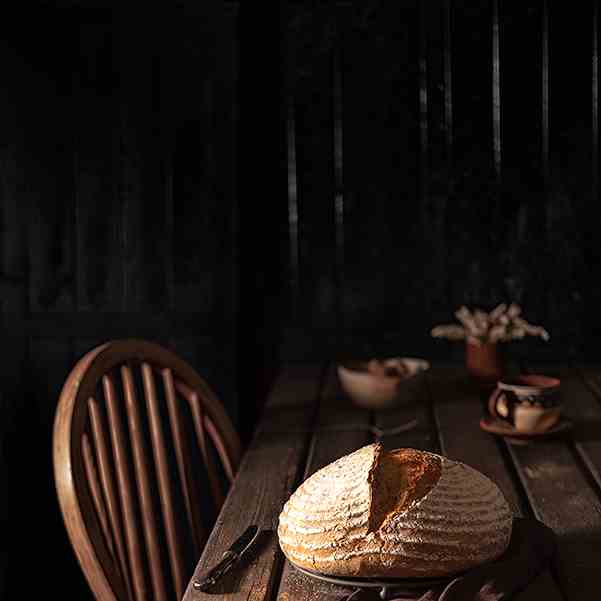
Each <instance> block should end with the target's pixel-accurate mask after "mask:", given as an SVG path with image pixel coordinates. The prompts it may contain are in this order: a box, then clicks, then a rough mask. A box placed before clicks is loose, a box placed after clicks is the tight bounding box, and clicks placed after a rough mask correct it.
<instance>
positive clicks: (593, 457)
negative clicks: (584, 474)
mask: <svg viewBox="0 0 601 601" xmlns="http://www.w3.org/2000/svg"><path fill="white" fill-rule="evenodd" d="M576 369H577V372H578V373H579V375H580V377H581V378H582V379H583V383H584V385H585V386H586V387H587V389H588V390H589V391H591V392H592V394H593V397H594V400H595V401H596V402H592V400H591V398H590V396H589V395H587V394H582V395H570V397H569V399H570V400H569V405H568V406H567V407H566V410H567V411H568V413H569V412H570V410H571V405H572V403H574V402H580V403H582V402H583V401H584V402H585V403H586V405H585V406H584V407H582V408H581V413H580V415H581V416H583V417H584V418H585V419H584V421H583V420H582V419H581V420H580V422H579V423H578V424H577V425H576V432H575V436H574V439H575V447H576V451H577V452H578V454H579V455H580V457H581V458H582V460H583V462H584V463H585V464H586V465H587V467H588V469H589V472H590V474H591V477H592V478H593V479H594V480H595V482H596V483H597V486H598V487H599V490H601V366H599V365H596V366H590V365H587V366H583V365H579V366H577V368H576ZM564 394H565V390H564Z"/></svg>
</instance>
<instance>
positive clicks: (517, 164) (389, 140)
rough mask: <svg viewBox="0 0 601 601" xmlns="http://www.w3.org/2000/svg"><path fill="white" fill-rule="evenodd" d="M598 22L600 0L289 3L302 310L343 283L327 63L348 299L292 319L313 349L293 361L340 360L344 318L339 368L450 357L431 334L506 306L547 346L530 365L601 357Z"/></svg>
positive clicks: (299, 341)
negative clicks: (336, 104) (368, 358)
mask: <svg viewBox="0 0 601 601" xmlns="http://www.w3.org/2000/svg"><path fill="white" fill-rule="evenodd" d="M598 20H599V11H598V8H597V7H596V3H594V2H586V3H584V4H583V5H582V7H581V8H580V9H579V10H577V11H575V10H573V7H568V5H556V4H553V5H551V3H548V2H545V1H544V0H535V1H533V2H527V3H521V4H519V5H515V6H514V5H513V4H512V3H508V2H498V1H497V0H489V2H485V3H479V4H472V5H470V6H467V5H465V3H457V2H454V1H453V0H430V1H428V2H425V3H409V4H407V3H403V5H402V6H392V5H390V3H386V2H371V3H369V4H368V5H359V4H356V3H350V2H339V3H336V4H335V5H332V6H329V7H328V8H327V9H325V8H323V7H314V6H310V5H309V4H308V3H289V5H288V18H287V22H286V27H285V28H284V35H285V38H286V44H287V46H288V48H293V49H297V50H295V52H293V53H289V54H288V56H287V58H286V61H287V62H286V69H287V71H288V72H289V73H288V77H289V79H290V80H291V81H293V82H295V83H294V85H293V86H292V88H291V91H292V94H291V96H290V97H289V98H287V102H288V103H289V106H293V107H294V112H293V113H292V114H293V115H294V117H295V121H294V125H295V130H294V133H295V148H294V150H295V156H294V158H295V161H294V166H295V170H293V171H290V170H289V176H290V177H294V183H295V187H294V191H295V194H296V196H297V197H298V206H299V215H298V217H299V219H298V223H297V224H295V228H294V231H292V230H291V232H290V235H291V238H290V239H291V240H292V238H293V237H294V232H298V236H299V241H298V246H299V247H300V248H301V250H302V249H304V251H303V252H304V254H303V252H301V257H300V265H299V276H298V288H299V289H300V290H301V292H300V295H299V298H300V299H302V304H303V306H305V307H319V306H320V302H322V301H323V298H324V291H327V290H329V289H331V288H332V287H333V286H334V285H335V282H336V278H335V273H332V271H331V270H329V267H328V266H329V265H331V263H332V261H333V257H334V256H335V254H334V251H333V249H332V248H331V246H330V245H328V243H325V242H324V241H326V240H328V239H329V240H330V241H334V240H335V239H337V238H340V237H341V236H340V234H339V233H338V231H337V225H336V223H332V218H331V215H332V207H331V206H330V204H329V203H328V201H327V197H328V195H327V193H326V191H327V190H328V189H329V186H330V185H331V181H332V174H331V173H329V172H328V169H327V168H328V166H329V165H331V164H332V162H333V161H334V160H335V159H334V148H333V146H334V145H333V140H332V115H328V114H327V112H325V111H324V112H323V114H321V113H318V112H317V111H318V108H319V107H320V106H324V107H325V106H326V104H327V99H328V98H330V97H331V96H332V95H333V94H334V92H335V80H334V78H333V77H331V76H330V77H327V75H326V73H325V69H324V65H325V64H326V63H327V57H328V56H329V55H330V54H334V55H337V54H339V55H340V56H341V65H342V69H341V79H342V82H343V85H342V88H341V89H342V93H341V103H342V107H343V108H342V114H343V119H342V124H343V125H342V132H341V135H342V139H343V140H344V153H343V154H344V167H343V176H342V180H343V187H342V190H341V193H342V194H343V197H344V228H343V235H342V237H343V238H344V250H345V252H344V257H345V259H344V265H343V270H344V275H345V285H344V291H343V294H342V298H341V308H340V309H339V308H337V307H336V306H335V305H332V308H331V309H328V310H327V311H325V312H323V314H322V315H323V316H322V318H319V317H318V315H316V314H312V313H310V312H308V313H306V314H304V315H299V316H297V317H296V318H292V319H291V321H290V323H291V325H292V328H291V331H294V330H295V329H296V330H297V331H303V330H304V331H305V332H306V331H307V327H311V328H312V331H313V333H314V337H312V338H311V337H307V336H304V337H303V336H298V337H297V338H294V337H293V336H291V337H290V341H289V343H288V344H287V345H286V344H285V345H284V354H285V355H286V356H289V357H291V358H292V357H293V356H297V357H299V356H303V355H305V356H306V355H307V354H309V355H311V354H312V353H319V351H316V350H314V349H321V354H322V355H323V356H331V355H332V352H336V350H337V348H336V346H335V345H334V346H333V345H332V344H328V343H329V342H331V341H332V339H333V338H334V339H335V338H337V337H338V338H340V332H336V327H335V324H336V323H340V315H338V314H337V312H342V313H343V315H344V317H345V326H344V331H343V335H342V339H343V340H344V344H343V346H342V347H341V348H342V350H343V352H344V353H346V354H357V353H359V354H373V353H378V352H379V353H384V352H394V353H395V354H398V353H411V352H419V353H425V354H428V355H430V356H431V355H436V354H445V353H446V354H448V353H449V352H451V346H449V345H445V343H444V342H440V341H432V340H431V339H430V337H429V335H428V332H429V329H430V327H431V326H432V325H433V324H435V323H438V322H441V321H448V320H450V319H452V313H453V310H454V309H455V308H456V307H457V306H458V305H460V304H463V303H465V304H476V305H482V306H483V307H485V308H492V307H493V306H494V305H495V304H496V303H497V302H500V301H506V302H508V301H516V302H519V303H521V304H522V305H523V306H524V308H525V311H526V312H527V315H528V316H529V317H530V318H531V319H532V321H534V322H542V323H544V324H545V325H546V326H547V327H548V328H549V329H550V330H551V331H552V343H551V344H549V345H546V346H545V345H542V344H541V343H540V342H539V341H536V342H533V341H528V342H524V343H523V344H522V345H521V346H520V348H521V349H522V352H525V353H530V352H534V353H536V354H537V356H539V357H542V356H553V355H555V356H557V354H560V355H562V356H564V355H565V354H572V355H574V354H577V353H580V354H581V353H583V352H584V351H585V350H586V349H589V350H590V349H592V348H594V342H593V341H594V337H595V335H596V334H595V333H596V332H597V331H598V330H599V328H600V327H601V320H599V318H598V315H597V314H598V311H597V310H596V309H595V307H598V305H599V293H598V290H597V288H594V287H591V286H589V285H588V283H587V282H588V279H589V278H590V266H591V265H596V264H598V262H599V261H598V259H599V253H600V252H601V251H600V250H599V245H598V242H597V239H598V235H597V229H598V228H597V226H596V220H595V219H594V217H593V211H594V210H595V207H596V202H597V200H598V199H597V198H596V197H597V196H598V194H599V185H598V171H599V165H598V161H599V153H598V135H599V132H598V111H599V103H598V87H599V83H598V48H599V40H598V38H599V27H598ZM333 32H336V35H333ZM307 49H309V50H307ZM303 115H304V117H303ZM310 140H318V141H319V143H318V144H316V145H315V146H319V148H316V147H313V146H311V145H310V144H309V142H310ZM290 150H291V149H290V148H288V153H287V155H288V158H290ZM305 155H309V156H310V157H311V160H310V161H309V162H307V161H304V159H303V156H305ZM312 160H314V161H315V162H318V164H319V169H320V170H318V171H316V170H315V167H314V165H313V163H312V162H311V161H312ZM311 177H314V180H312V179H311ZM289 183H290V182H289ZM315 232H321V234H320V236H321V238H315V239H314V238H313V236H314V235H315ZM576 232H578V233H576ZM303 257H304V258H303ZM303 261H304V263H303ZM316 269H317V271H316ZM585 271H586V272H588V273H589V275H587V274H586V273H585ZM321 306H326V305H325V304H323V303H322V305H321ZM332 312H333V313H334V314H333V315H332ZM324 324H329V325H324ZM324 327H325V330H324ZM322 330H324V331H322ZM316 340H319V343H318V344H316ZM339 348H340V347H339Z"/></svg>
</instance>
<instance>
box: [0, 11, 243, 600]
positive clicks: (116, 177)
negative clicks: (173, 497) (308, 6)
mask: <svg viewBox="0 0 601 601" xmlns="http://www.w3.org/2000/svg"><path fill="white" fill-rule="evenodd" d="M220 7H221V4H219V3H212V4H211V5H210V6H209V3H206V4H205V5H203V7H200V8H199V7H192V6H190V5H183V4H182V5H181V6H178V7H171V8H170V9H169V10H160V11H159V10H156V11H155V10H153V9H152V8H151V7H149V8H148V10H147V11H146V18H145V19H144V21H143V22H141V21H140V19H139V18H138V17H139V15H136V14H134V13H133V12H131V11H130V10H129V9H127V8H125V7H114V8H113V9H110V8H98V7H97V8H86V7H77V6H76V5H64V6H62V7H58V6H46V7H43V6H40V7H38V8H36V13H35V17H36V18H34V19H31V18H30V17H31V15H22V14H18V11H16V10H15V11H14V14H13V13H10V14H8V15H7V18H6V19H4V20H3V24H2V32H3V33H4V34H6V35H4V36H3V40H4V44H3V46H2V51H3V64H4V65H5V66H6V68H5V70H4V74H5V78H6V90H7V94H4V95H3V96H2V99H0V124H1V125H2V131H3V139H4V142H3V144H2V145H1V146H0V200H1V202H0V232H1V242H0V290H1V296H0V303H1V320H2V321H1V326H2V341H3V349H4V350H3V365H4V369H3V370H2V382H1V384H2V386H1V393H0V399H1V404H0V408H1V415H2V420H1V423H0V455H1V460H2V461H1V462H0V478H1V481H2V482H1V484H2V489H3V490H4V491H7V490H10V491H11V492H10V497H9V498H8V499H7V496H6V495H5V494H4V495H2V503H4V504H5V505H4V507H3V508H2V511H1V519H2V520H3V523H5V521H6V514H7V512H8V511H10V512H11V524H13V525H16V524H21V523H23V521H27V522H28V523H29V525H30V528H31V530H32V532H45V533H46V536H45V538H44V539H43V541H42V542H40V544H39V546H40V555H42V556H44V557H48V558H52V560H51V561H50V560H49V561H47V562H42V563H41V564H40V566H39V573H38V574H37V577H38V578H40V580H41V581H44V582H46V583H48V584H47V585H46V586H47V587H48V588H47V589H46V590H47V593H49V594H52V591H53V590H55V589H54V588H53V587H54V586H61V594H63V595H66V596H75V597H78V598H83V596H85V595H86V594H89V593H88V588H87V585H86V584H85V582H84V580H83V576H82V575H81V572H80V570H79V569H78V568H77V566H76V562H75V559H74V556H73V553H72V551H71V549H70V544H69V542H68V540H67V537H66V533H65V531H64V528H63V525H62V523H61V520H60V512H59V511H58V505H57V503H56V498H55V492H54V487H53V476H52V466H51V460H50V459H51V455H50V449H51V431H52V420H53V416H54V410H55V408H56V403H57V400H58V396H59V393H60V389H61V386H62V383H63V382H64V379H65V378H66V376H67V374H68V371H69V370H70V369H71V367H72V366H73V365H74V362H75V361H76V359H78V358H79V357H80V356H81V355H82V354H84V353H85V352H86V351H87V350H89V349H90V348H92V347H93V346H96V345H98V344H100V343H101V342H104V341H106V340H108V339H111V338H121V337H140V338H147V339H150V340H155V341H157V342H159V343H162V344H165V345H167V346H171V347H172V348H174V350H175V351H176V352H180V353H181V354H182V355H183V356H184V357H185V358H186V359H187V360H188V361H189V362H190V363H191V364H192V365H193V366H194V367H196V368H197V369H198V371H199V372H200V373H201V375H203V376H204V377H205V378H207V380H208V381H209V383H210V385H211V386H212V387H213V388H214V389H215V390H216V392H217V393H218V396H220V397H221V399H222V401H223V402H224V404H225V405H226V409H227V410H228V412H229V413H230V415H231V416H232V417H233V418H234V419H235V418H236V403H237V398H236V377H237V374H236V372H235V364H236V361H235V356H236V349H235V345H236V339H235V336H234V334H233V332H232V331H229V332H228V333H227V335H226V336H225V337H221V336H220V335H219V333H220V332H219V327H220V325H222V324H224V323H228V324H230V323H231V322H232V321H234V320H233V315H232V312H233V310H234V309H233V306H234V305H233V303H232V302H229V301H228V302H222V301H223V299H224V298H226V299H229V298H230V296H231V295H230V290H231V289H232V288H233V286H234V284H233V277H234V273H235V269H234V265H233V264H232V261H233V260H234V251H233V250H232V246H234V245H235V244H236V240H235V239H234V237H233V233H232V223H233V212H232V195H233V192H232V188H231V185H232V184H231V181H232V180H233V179H234V177H235V174H234V171H233V162H232V161H231V160H230V158H231V157H228V153H229V154H230V155H231V154H233V148H232V146H233V143H234V138H233V127H234V124H233V117H232V111H233V109H234V107H233V100H234V98H235V86H236V82H235V73H234V69H235V64H234V63H233V61H231V62H230V63H229V68H228V69H222V65H221V64H219V61H223V60H225V59H224V58H223V57H222V56H221V55H220V52H223V51H227V52H228V53H229V56H230V57H231V54H232V52H233V50H232V49H231V48H230V46H233V44H234V41H233V40H232V37H231V36H232V35H234V32H235V28H234V26H233V24H232V23H233V22H235V19H236V15H235V14H234V13H232V14H229V21H226V20H225V19H226V17H225V16H223V17H221V15H219V10H220ZM163 9H164V7H163ZM218 17H219V18H218ZM214 27H215V28H216V30H215V31H214V30H213V29H214ZM132 31H135V32H136V34H135V35H136V43H135V44H132V43H131V38H132ZM226 35H227V36H229V37H225V36H226ZM217 39H218V40H219V43H220V45H221V46H220V48H216V47H215V44H216V40H217ZM218 73H219V77H220V78H221V82H220V84H219V85H215V84H214V83H213V82H214V80H215V79H216V78H217V74H218ZM207 111H211V114H207ZM217 112H220V113H221V117H220V118H219V119H216V118H214V116H215V114H216V113H217ZM224 131H226V132H227V133H226V134H225V135H223V132H224ZM216 139H219V140H222V141H220V142H217V145H220V147H219V150H217V151H216V150H215V149H214V148H213V149H212V147H214V146H215V144H216V142H215V140H216ZM178 161H179V162H178ZM217 162H219V163H220V166H219V168H218V169H216V168H215V167H214V165H216V164H217ZM211 163H212V164H213V167H210V168H209V167H207V165H209V164H211ZM224 180H225V181H224ZM222 190H226V191H227V192H223V196H220V194H222ZM224 248H226V249H227V252H222V251H223V249H224ZM182 266H183V267H182ZM223 274H227V275H223ZM224 282H225V283H227V289H226V290H222V289H221V288H220V287H221V286H222V285H224ZM217 288H220V289H219V291H217V290H216V289H217ZM222 365H228V366H230V368H229V369H228V370H227V372H226V373H224V370H223V368H222V367H221V366H222ZM8 447H10V451H11V452H10V457H9V456H7V454H6V452H5V450H6V448H8ZM7 502H8V503H9V506H8V507H6V503H7ZM0 505H1V504H0ZM8 532H9V535H8V536H5V537H4V540H5V541H6V544H7V545H8V546H10V549H11V563H12V562H13V561H14V564H13V565H12V568H11V570H10V581H9V583H8V586H9V591H8V594H9V595H10V594H16V591H17V587H20V586H21V584H22V582H23V580H24V578H25V576H26V575H25V574H24V573H23V572H24V571H25V570H26V569H27V566H28V565H30V564H29V559H30V554H31V540H30V537H23V536H22V535H21V534H22V533H19V532H18V531H17V530H16V529H13V528H12V527H11V528H8ZM0 555H2V549H0ZM5 567H6V566H4V565H3V567H2V569H3V571H4V569H5ZM57 573H60V574H63V576H64V578H63V579H59V580H57V579H56V574H57ZM28 575H29V574H28ZM11 591H12V593H11Z"/></svg>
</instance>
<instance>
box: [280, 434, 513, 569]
mask: <svg viewBox="0 0 601 601" xmlns="http://www.w3.org/2000/svg"><path fill="white" fill-rule="evenodd" d="M511 524H512V515H511V511H510V509H509V506H508V504H507V501H506V500H505V498H504V497H503V494H502V493H501V491H500V490H499V488H498V487H497V486H496V485H495V484H494V483H493V482H492V481H491V480H490V479H489V478H487V477H486V476H484V474H481V473H480V472H478V471H477V470H475V469H473V468H471V467H469V466H467V465H465V464H463V463H460V462H456V461H451V460H450V459H447V458H445V457H442V456H440V455H436V454H434V453H427V452H425V451H418V450H415V449H396V450H394V451H385V450H384V449H383V447H382V445H381V444H379V443H378V444H371V445H368V446H365V447H363V448H361V449H359V450H357V451H355V452H354V453H351V454H350V455H346V456H344V457H341V458H340V459H338V460H337V461H334V462H333V463H331V464H329V465H327V466H326V467H324V468H322V469H321V470H319V471H318V472H316V473H315V474H313V475H312V476H311V477H310V478H308V479H307V480H305V482H304V483H303V484H301V486H299V488H298V489H297V490H296V492H294V494H292V496H291V497H290V499H289V500H288V502H287V503H286V504H285V506H284V509H283V511H282V513H281V514H280V520H279V527H278V537H279V541H280V546H281V548H282V551H283V552H284V554H285V555H286V557H287V558H288V559H289V560H290V561H291V562H292V563H294V564H296V565H298V566H300V567H304V568H308V569H311V570H314V571H317V572H321V573H323V574H330V575H336V576H363V577H373V576H380V577H398V578H414V577H438V576H446V575H451V574H456V573H459V572H463V571H465V570H467V569H469V568H471V567H474V566H476V565H479V564H482V563H485V562H488V561H491V560H493V559H496V558H497V557H499V556H500V555H501V554H502V553H503V552H504V551H505V549H506V548H507V545H508V544H509V538H510V535H511Z"/></svg>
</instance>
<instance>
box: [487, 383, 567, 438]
mask: <svg viewBox="0 0 601 601" xmlns="http://www.w3.org/2000/svg"><path fill="white" fill-rule="evenodd" d="M560 384H561V382H560V380H558V379H557V378H550V377H548V376H543V375H539V374H527V375H520V376H517V377H516V378H512V379H510V380H499V382H497V387H496V389H495V390H494V392H493V393H492V395H491V396H490V399H489V402H488V410H489V412H490V413H491V415H494V416H495V417H498V418H500V419H502V420H504V421H506V422H508V423H509V424H511V425H512V426H513V427H514V428H515V429H516V430H519V431H521V432H541V431H545V430H548V429H549V428H552V427H553V426H554V425H555V424H556V423H557V421H558V420H559V418H560V416H561V398H560Z"/></svg>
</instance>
